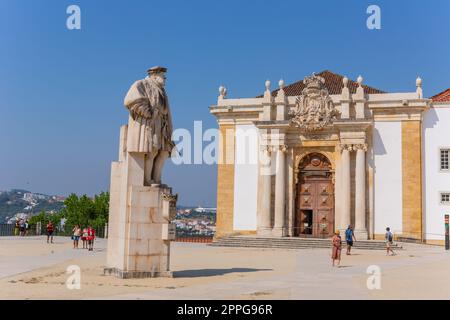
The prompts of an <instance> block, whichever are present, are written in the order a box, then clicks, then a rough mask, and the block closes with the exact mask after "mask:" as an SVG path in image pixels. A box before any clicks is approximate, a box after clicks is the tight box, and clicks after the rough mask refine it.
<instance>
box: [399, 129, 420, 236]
mask: <svg viewBox="0 0 450 320" xmlns="http://www.w3.org/2000/svg"><path fill="white" fill-rule="evenodd" d="M421 135H422V130H421V121H403V122H402V179H403V181H402V186H403V215H402V217H403V226H402V227H403V236H406V237H413V238H416V239H422V136H421Z"/></svg>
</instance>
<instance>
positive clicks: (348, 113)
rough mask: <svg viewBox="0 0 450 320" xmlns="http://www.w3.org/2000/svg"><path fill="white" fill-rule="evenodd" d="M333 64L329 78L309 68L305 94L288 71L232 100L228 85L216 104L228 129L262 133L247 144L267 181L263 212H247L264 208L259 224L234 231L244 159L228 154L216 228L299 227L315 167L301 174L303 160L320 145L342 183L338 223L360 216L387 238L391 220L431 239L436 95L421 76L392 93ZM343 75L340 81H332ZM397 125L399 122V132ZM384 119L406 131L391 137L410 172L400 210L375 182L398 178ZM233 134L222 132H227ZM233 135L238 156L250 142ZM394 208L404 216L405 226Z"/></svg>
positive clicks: (260, 204)
mask: <svg viewBox="0 0 450 320" xmlns="http://www.w3.org/2000/svg"><path fill="white" fill-rule="evenodd" d="M329 73H330V72H326V77H325V79H324V78H322V77H321V74H319V75H318V76H316V75H314V74H313V75H312V76H310V77H306V78H305V80H304V81H303V84H302V86H301V88H302V91H301V93H298V91H297V94H296V95H288V94H287V92H293V89H292V88H293V87H294V85H290V86H288V87H286V86H285V84H284V81H282V80H280V82H279V88H278V89H277V90H276V91H274V92H271V90H270V81H266V83H265V86H266V90H265V93H264V94H263V95H262V96H260V97H257V98H245V99H228V98H226V89H225V88H223V87H221V88H220V96H219V99H218V102H217V105H214V106H212V107H211V108H210V112H211V113H212V114H213V115H214V116H215V117H216V118H217V120H218V123H219V126H220V128H221V130H224V129H225V128H233V129H234V130H238V128H240V127H242V126H244V125H245V126H247V127H248V126H249V125H250V124H251V125H252V126H253V127H254V130H255V131H256V132H257V134H258V141H257V143H255V144H251V145H248V146H247V149H251V150H258V151H257V152H258V154H259V160H258V161H259V168H260V169H259V173H260V174H259V176H258V177H257V180H258V181H257V182H255V183H254V184H253V182H252V185H256V186H257V188H258V192H257V196H256V198H255V199H247V201H256V202H257V206H256V208H257V209H256V211H255V212H248V214H249V215H256V217H257V219H256V220H257V226H256V228H252V229H249V230H234V229H233V228H232V226H233V223H232V220H233V216H234V215H235V214H236V213H235V212H233V211H232V209H233V208H236V207H239V203H236V201H235V199H234V198H233V192H232V191H233V190H234V189H235V188H236V185H235V180H234V178H233V174H234V173H233V167H234V165H235V164H230V163H229V162H227V163H226V164H225V163H223V162H222V163H219V166H218V168H219V169H218V170H219V175H218V180H219V181H218V212H217V214H218V217H217V221H218V222H217V236H226V235H231V234H248V233H255V232H256V233H257V234H259V235H263V236H277V237H284V236H294V235H295V234H296V233H297V231H296V228H301V226H300V227H299V221H300V220H301V219H300V218H298V217H299V211H301V204H299V201H298V199H299V198H298V197H299V188H300V185H299V183H300V182H299V177H303V176H302V175H305V174H308V173H302V170H301V168H299V163H300V162H301V159H303V158H304V157H305V156H307V155H310V154H314V153H317V154H321V155H323V156H325V157H326V158H327V159H328V160H329V162H330V164H331V168H330V169H329V171H327V172H328V173H327V175H329V176H330V177H331V179H332V180H331V181H332V183H333V186H334V192H333V196H334V199H333V207H332V210H333V215H334V220H333V221H334V228H335V229H339V230H344V229H346V227H347V226H348V225H349V224H352V225H353V226H354V229H355V235H356V237H357V238H359V239H374V238H379V237H380V236H381V235H382V236H383V237H384V232H383V231H382V230H384V229H383V228H385V227H387V226H390V223H392V224H393V226H395V228H393V230H394V231H395V233H396V234H397V235H398V236H404V237H412V238H415V239H421V240H423V239H424V237H425V236H424V234H423V228H424V227H423V220H424V219H425V217H424V213H423V208H422V193H423V181H422V172H423V162H422V151H421V150H422V139H423V137H422V118H423V114H424V113H426V112H427V111H428V110H429V108H430V106H431V105H432V101H431V100H430V99H424V98H423V93H422V87H421V86H422V82H421V80H420V79H418V80H417V83H416V90H415V91H413V92H407V93H384V92H382V91H379V90H377V89H373V88H370V87H367V86H364V85H363V84H362V82H363V79H362V77H358V79H357V81H356V82H353V81H350V80H349V79H347V78H346V77H339V76H337V75H333V76H330V75H329ZM338 77H339V79H340V81H341V83H339V84H337V83H329V82H327V81H330V80H329V79H336V78H338ZM333 81H334V80H333ZM339 86H340V87H341V90H340V94H329V92H328V88H333V89H332V90H334V91H335V90H336V87H339ZM297 87H299V86H298V85H297ZM449 121H450V119H449ZM384 123H386V125H384ZM396 123H399V125H400V127H399V126H397V125H396ZM397 127H398V128H399V130H398V131H395V130H396V128H397ZM377 128H379V129H377ZM383 128H388V129H389V128H392V129H389V130H394V131H393V132H398V135H397V136H395V137H392V139H399V140H400V141H401V142H400V150H398V153H399V155H400V158H398V157H397V158H395V159H396V160H395V161H394V162H395V163H401V165H400V166H399V167H395V168H391V170H393V171H394V172H396V177H397V176H398V177H400V180H401V182H400V183H401V188H400V189H399V190H395V192H394V193H395V195H398V199H399V200H398V201H399V203H400V207H401V208H402V209H401V210H400V212H382V211H380V208H381V207H382V205H381V204H383V203H382V201H383V195H382V194H375V189H377V188H376V187H375V186H376V184H377V183H378V186H377V187H378V188H379V187H380V186H382V185H384V184H386V190H388V189H389V186H388V184H389V183H388V181H389V179H390V178H391V177H390V175H386V174H385V175H384V177H383V175H382V174H381V175H380V172H384V171H385V170H390V169H389V163H390V161H389V160H386V159H388V158H386V156H385V153H386V152H385V150H384V151H383V146H384V145H385V147H386V148H391V146H390V145H388V142H389V141H386V140H383V139H381V138H380V137H384V136H386V135H388V134H387V132H380V130H384V129H383ZM236 135H238V133H237V132H236ZM225 136H226V135H225V134H224V133H222V135H221V137H225ZM230 139H232V138H230V137H229V136H227V137H226V138H224V139H222V141H221V142H220V150H221V152H224V150H226V152H227V153H228V152H231V153H232V154H233V157H231V158H234V159H236V158H237V155H239V154H240V153H242V152H244V151H245V150H241V149H240V148H236V146H235V145H233V146H232V147H230V146H228V143H227V140H228V141H230ZM394 142H395V141H394ZM390 156H391V157H392V155H390ZM268 172H269V173H268ZM302 179H303V178H302ZM314 210H316V209H314ZM314 210H312V211H314ZM310 211H311V210H310ZM240 214H241V213H240ZM302 214H303V213H302ZM308 214H309V213H308ZM312 214H313V215H314V214H319V213H318V212H313V213H312ZM389 215H393V216H392V217H395V219H396V220H395V221H400V223H399V224H398V226H397V224H395V223H394V220H392V221H391V219H390V217H389Z"/></svg>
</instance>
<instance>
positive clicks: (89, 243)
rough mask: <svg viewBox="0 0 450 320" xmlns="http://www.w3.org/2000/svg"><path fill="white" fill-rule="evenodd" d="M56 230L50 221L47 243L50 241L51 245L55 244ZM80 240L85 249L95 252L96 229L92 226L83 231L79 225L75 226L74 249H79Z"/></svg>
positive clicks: (73, 233) (73, 232)
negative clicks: (54, 235)
mask: <svg viewBox="0 0 450 320" xmlns="http://www.w3.org/2000/svg"><path fill="white" fill-rule="evenodd" d="M54 230H55V228H54V225H53V223H52V222H51V221H50V222H49V223H48V224H47V243H49V240H50V242H51V243H53V232H54ZM80 239H81V241H82V242H83V249H88V250H89V251H93V250H94V240H95V229H94V228H92V226H91V225H90V226H88V227H87V228H83V229H81V227H80V226H79V225H75V226H74V227H73V229H72V240H73V248H74V249H78V246H79V241H80Z"/></svg>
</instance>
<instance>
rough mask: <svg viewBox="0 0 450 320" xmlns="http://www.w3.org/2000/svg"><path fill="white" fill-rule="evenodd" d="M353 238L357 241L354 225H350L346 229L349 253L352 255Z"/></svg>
mask: <svg viewBox="0 0 450 320" xmlns="http://www.w3.org/2000/svg"><path fill="white" fill-rule="evenodd" d="M353 240H354V241H356V237H355V233H354V232H353V227H352V225H349V226H348V228H347V230H345V241H346V242H347V255H348V256H349V255H351V251H352V246H353Z"/></svg>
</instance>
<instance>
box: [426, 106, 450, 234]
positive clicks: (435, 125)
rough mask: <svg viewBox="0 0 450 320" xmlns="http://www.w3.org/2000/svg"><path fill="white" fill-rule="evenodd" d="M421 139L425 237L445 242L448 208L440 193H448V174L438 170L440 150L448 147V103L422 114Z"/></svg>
mask: <svg viewBox="0 0 450 320" xmlns="http://www.w3.org/2000/svg"><path fill="white" fill-rule="evenodd" d="M423 137H424V138H423V139H424V168H425V169H424V179H423V180H424V181H423V184H424V186H423V190H424V211H425V212H424V215H425V221H424V224H425V228H424V229H425V238H426V239H429V240H444V233H445V230H444V229H445V228H444V214H450V206H448V205H442V204H440V200H441V199H440V193H441V192H450V172H449V171H447V172H442V171H440V149H441V148H450V104H448V105H436V106H435V107H433V108H430V110H428V111H427V112H426V113H425V114H424V119H423Z"/></svg>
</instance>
